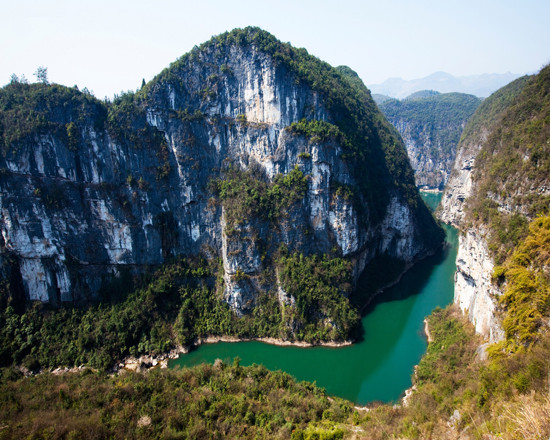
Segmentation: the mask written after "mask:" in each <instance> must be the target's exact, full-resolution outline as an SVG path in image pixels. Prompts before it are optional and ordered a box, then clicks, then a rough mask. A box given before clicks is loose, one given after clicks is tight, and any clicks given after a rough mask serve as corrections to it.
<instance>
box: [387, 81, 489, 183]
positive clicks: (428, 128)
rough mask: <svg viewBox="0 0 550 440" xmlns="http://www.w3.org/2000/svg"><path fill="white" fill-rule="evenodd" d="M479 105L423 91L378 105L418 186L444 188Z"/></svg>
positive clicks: (468, 98)
mask: <svg viewBox="0 0 550 440" xmlns="http://www.w3.org/2000/svg"><path fill="white" fill-rule="evenodd" d="M480 102H481V100H480V99H479V98H477V97H475V96H473V95H465V94H462V93H446V94H439V93H436V92H429V91H426V92H425V93H420V92H419V93H417V94H415V95H412V96H411V97H409V98H406V99H404V100H402V101H398V100H395V99H390V100H385V101H384V102H381V103H380V104H379V107H380V110H381V111H382V112H383V113H384V115H385V116H386V117H387V118H388V120H389V121H390V122H391V123H392V124H393V125H394V126H395V128H397V131H398V132H399V134H400V135H401V136H402V138H403V140H404V142H405V146H406V148H407V153H408V155H409V159H410V161H411V166H412V168H413V169H414V170H415V180H416V184H417V185H418V186H420V187H424V188H430V189H443V187H444V186H445V184H446V183H447V180H448V179H449V175H450V172H451V168H452V166H453V163H454V160H455V156H456V148H457V145H458V142H459V140H460V136H461V134H462V130H463V129H464V126H465V125H466V122H467V121H468V119H469V118H470V117H471V116H472V114H473V113H474V111H475V110H476V108H477V107H478V105H479V104H480Z"/></svg>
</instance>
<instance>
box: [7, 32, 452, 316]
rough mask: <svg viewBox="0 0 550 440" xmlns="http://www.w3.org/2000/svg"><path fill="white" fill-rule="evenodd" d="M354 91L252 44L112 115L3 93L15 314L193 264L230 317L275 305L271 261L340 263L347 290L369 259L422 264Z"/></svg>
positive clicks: (159, 83) (47, 89)
mask: <svg viewBox="0 0 550 440" xmlns="http://www.w3.org/2000/svg"><path fill="white" fill-rule="evenodd" d="M363 89H364V90H363ZM363 89H361V88H360V87H358V86H357V85H352V84H350V83H349V82H348V81H347V80H346V79H345V78H344V77H342V76H341V75H340V74H339V73H338V72H337V71H336V70H334V69H332V68H331V67H330V66H328V65H327V64H325V63H322V62H321V61H319V60H317V59H315V58H314V57H311V56H309V55H308V54H307V52H306V51H305V50H297V49H294V48H292V47H291V46H289V45H284V44H282V43H280V42H278V41H277V40H276V39H275V38H273V37H272V36H271V35H269V34H267V33H265V32H263V31H260V30H258V29H254V28H252V29H251V28H249V29H245V30H237V31H234V32H232V33H228V34H224V35H222V36H219V37H216V38H214V39H213V40H212V41H210V42H208V43H206V44H204V45H202V46H201V47H200V48H196V49H195V50H193V52H191V53H190V54H187V55H185V56H184V57H182V58H181V59H180V60H178V61H177V62H175V63H173V65H171V66H170V67H169V68H168V69H166V70H165V71H163V72H162V73H161V74H160V75H158V76H157V78H155V79H154V80H153V81H152V82H150V83H149V84H147V85H146V86H145V87H144V88H143V89H142V90H141V91H139V92H138V93H136V94H128V95H124V96H122V97H120V98H119V99H117V100H116V101H115V102H114V103H103V102H100V101H98V100H96V99H94V98H93V97H92V96H89V95H87V94H83V93H81V92H79V91H78V90H75V89H67V88H65V87H62V86H58V85H45V84H31V85H28V84H22V83H13V84H10V85H8V86H6V87H5V88H4V89H2V91H1V100H2V113H1V116H2V127H3V140H4V146H3V150H2V153H3V154H2V157H1V158H0V170H1V173H0V208H1V210H2V220H1V223H0V229H1V231H2V238H3V243H2V245H3V253H4V254H5V255H9V256H11V257H12V258H13V261H15V262H16V265H15V266H14V267H13V271H14V272H15V273H18V274H19V277H20V281H21V284H22V286H24V291H25V294H26V296H27V298H28V299H30V300H40V301H44V302H52V303H56V304H57V303H60V302H63V301H83V300H88V299H94V298H97V297H98V294H100V293H101V292H102V289H104V288H105V286H107V285H108V284H109V282H110V280H111V279H112V278H113V277H118V276H120V275H121V273H122V272H127V273H135V274H139V273H142V272H143V271H144V270H147V268H149V267H153V266H157V265H160V264H163V263H164V262H166V261H167V260H168V259H170V258H172V257H174V256H178V255H199V254H200V255H204V256H206V257H207V258H210V259H211V258H218V257H219V258H220V259H221V260H222V267H223V274H222V275H223V276H222V278H223V280H224V288H223V289H224V293H223V294H224V297H225V299H226V301H227V302H228V303H229V304H230V305H231V306H232V307H233V308H234V310H235V311H237V312H238V313H243V312H246V311H247V310H249V309H251V308H253V307H254V302H255V299H256V297H257V294H258V292H260V291H269V290H274V291H279V292H280V291H281V290H282V287H281V286H280V285H279V281H278V279H277V277H274V276H273V275H272V274H273V273H275V272H276V268H277V261H276V253H277V250H278V249H280V248H281V245H284V246H285V247H286V249H287V251H288V252H291V253H292V252H298V253H302V254H304V255H311V254H330V255H332V256H338V257H343V258H345V259H347V260H349V261H350V262H352V267H353V273H354V277H355V278H357V277H358V275H359V273H361V271H362V270H363V268H364V266H365V265H366V264H368V262H369V261H370V260H371V259H372V258H374V257H376V256H377V255H381V254H388V255H390V256H393V257H396V258H399V259H402V260H404V261H406V262H412V261H414V260H416V259H418V258H420V257H422V256H423V255H425V254H427V253H429V252H430V251H431V250H432V249H433V248H434V247H436V246H437V245H438V244H439V243H440V241H441V234H440V231H439V229H438V228H437V226H436V225H435V223H434V222H433V220H432V218H431V217H430V215H429V214H428V213H427V210H426V208H425V206H424V205H423V203H422V202H421V201H420V199H419V197H418V195H417V193H416V191H415V188H414V182H413V181H412V172H411V170H410V167H409V165H408V163H407V161H406V156H405V152H404V149H403V146H402V144H401V143H400V142H399V140H398V139H397V138H395V137H394V136H393V134H392V132H391V129H390V128H389V126H388V125H387V122H385V121H384V119H383V118H382V117H381V116H380V115H379V114H378V113H377V111H376V106H375V105H374V103H373V102H372V99H371V98H370V94H369V93H368V91H367V90H366V88H364V86H363ZM350 102H351V104H350ZM300 123H301V125H300ZM10 124H11V125H10ZM270 274H271V275H270Z"/></svg>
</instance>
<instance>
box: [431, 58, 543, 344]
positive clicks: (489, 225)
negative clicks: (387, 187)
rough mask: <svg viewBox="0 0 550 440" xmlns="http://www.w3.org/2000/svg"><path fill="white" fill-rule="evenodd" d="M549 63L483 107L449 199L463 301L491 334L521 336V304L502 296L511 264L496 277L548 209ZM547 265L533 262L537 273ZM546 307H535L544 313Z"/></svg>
mask: <svg viewBox="0 0 550 440" xmlns="http://www.w3.org/2000/svg"><path fill="white" fill-rule="evenodd" d="M549 70H550V69H549V68H548V67H546V68H545V69H543V70H542V71H541V72H540V73H539V74H538V75H537V76H534V77H524V78H520V79H518V80H516V81H515V82H513V83H511V84H509V85H508V86H506V87H504V88H503V89H501V90H499V91H498V92H496V93H495V94H494V95H492V96H491V97H490V98H488V99H487V100H486V101H485V102H484V103H483V104H482V105H481V106H480V108H479V110H478V111H477V112H476V114H475V115H474V117H473V118H472V119H471V121H470V122H469V124H468V126H467V127H466V129H465V130H464V136H463V138H462V140H461V143H460V146H459V152H458V154H457V160H456V163H455V166H454V170H453V174H452V177H451V179H450V181H449V184H448V188H447V190H446V193H445V196H444V199H443V202H442V209H441V212H440V217H441V218H442V220H444V221H448V222H451V223H453V224H455V225H458V226H459V227H460V228H461V229H462V230H463V234H461V237H460V245H459V253H458V257H457V274H456V281H455V302H456V303H458V304H460V306H461V308H462V309H463V310H467V311H468V313H469V316H470V319H471V320H472V321H473V322H474V323H475V325H476V330H477V331H478V332H480V333H482V334H483V335H484V336H485V337H488V338H489V340H490V341H497V340H502V339H504V338H505V337H506V338H507V339H509V338H512V339H513V338H514V337H515V336H514V335H513V333H514V332H510V330H509V328H508V327H509V324H510V319H509V318H507V316H509V313H510V311H511V310H514V309H515V308H516V307H517V304H510V303H508V300H506V298H507V297H508V295H507V294H505V295H504V296H501V295H502V293H503V292H506V291H507V288H510V286H511V285H512V284H513V283H512V284H506V283H504V281H505V279H506V280H508V279H507V278H506V277H505V276H504V274H505V273H506V270H505V269H499V270H498V274H499V276H501V277H502V278H501V279H500V283H499V284H498V283H496V282H495V279H494V276H495V274H496V272H495V269H494V266H495V263H496V264H503V263H504V267H509V266H510V264H512V261H513V260H514V259H515V258H517V257H514V253H513V252H514V249H516V247H517V246H518V245H519V244H520V243H521V242H522V241H523V240H525V238H526V237H527V235H528V228H527V225H528V223H529V222H531V221H533V220H534V219H535V218H536V217H537V215H542V214H544V215H546V214H547V213H548V208H549V200H550V197H549V193H548V190H547V188H548V184H549V181H548V179H549V177H548V176H549V173H548V171H549V165H548V163H549V162H548V138H549V132H548V114H549V111H550V102H549V101H548V90H549V87H550V81H549V78H550V75H549ZM529 258H531V257H529ZM530 261H531V263H532V264H535V263H536V262H535V261H533V260H532V259H531V260H530ZM543 267H544V264H542V265H541V266H540V267H539V268H538V269H537V265H535V266H533V268H534V271H535V273H538V271H539V270H542V269H543ZM514 272H517V270H516V271H511V272H510V273H514ZM543 272H544V271H543ZM508 281H510V283H511V282H512V281H511V279H510V280H508ZM528 296H530V295H528ZM499 298H500V300H499ZM527 302H529V301H527ZM543 302H544V301H543ZM499 303H500V304H499ZM545 307H546V306H543V305H539V306H537V307H535V309H537V310H538V312H537V316H539V315H540V314H541V313H542V314H544V313H545ZM520 308H521V307H520ZM499 309H501V311H500V312H498V310H499ZM523 310H524V311H525V309H523ZM533 316H535V315H533ZM540 316H541V315H540ZM538 319H539V324H538V325H540V318H538ZM503 322H504V323H505V325H504V328H503V326H502V323H503ZM538 325H537V327H538ZM504 330H505V331H504Z"/></svg>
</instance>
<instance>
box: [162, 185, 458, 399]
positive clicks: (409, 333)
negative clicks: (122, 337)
mask: <svg viewBox="0 0 550 440" xmlns="http://www.w3.org/2000/svg"><path fill="white" fill-rule="evenodd" d="M423 198H425V199H427V200H426V203H427V204H428V205H430V206H435V205H437V202H438V201H439V199H440V198H441V195H440V194H430V193H424V194H423ZM445 231H446V233H447V242H448V245H447V246H445V247H444V249H442V250H441V251H440V252H438V254H437V255H434V256H433V257H430V258H427V259H426V260H424V261H421V262H420V263H418V264H417V265H415V266H414V267H413V268H412V269H411V270H409V271H408V272H407V273H406V274H405V275H404V276H403V278H402V279H401V281H400V282H399V283H398V284H396V285H395V286H393V287H392V288H390V289H387V290H386V291H384V292H383V293H382V294H381V295H379V296H378V297H377V298H376V299H375V300H374V301H373V302H372V303H371V305H370V306H369V307H368V310H367V313H366V315H365V317H364V318H363V320H362V323H363V328H364V335H363V339H362V340H361V341H360V342H358V343H356V344H353V345H351V346H346V347H341V348H329V347H310V348H300V347H279V346H275V345H269V344H264V343H261V342H238V343H217V344H205V345H202V346H200V347H198V348H197V349H196V350H194V351H192V352H191V353H189V354H186V355H183V356H180V358H179V359H176V360H174V361H172V362H171V363H170V367H175V366H178V365H179V366H187V367H190V366H193V365H197V364H200V363H202V362H210V363H212V362H214V360H215V359H217V358H220V359H222V360H224V361H226V362H228V363H229V362H232V359H233V358H235V357H236V356H238V357H240V358H241V365H251V364H253V363H256V364H263V365H265V366H266V367H267V368H269V369H271V370H278V369H280V370H283V371H286V372H288V373H289V374H291V375H293V376H294V377H296V378H297V379H299V380H308V381H311V382H316V383H317V385H319V386H321V387H324V388H325V389H326V390H327V392H328V393H329V394H333V395H336V396H340V397H343V398H346V399H349V400H351V401H353V402H356V403H357V404H360V405H363V404H366V403H368V402H372V401H376V400H378V401H383V402H391V401H396V400H397V399H399V398H400V396H401V395H402V394H403V392H404V390H405V389H407V388H409V387H410V386H411V375H412V373H413V368H414V365H416V364H417V363H418V361H419V360H420V358H421V356H422V355H423V354H424V352H425V351H426V345H427V343H426V338H425V336H424V332H423V328H424V324H423V321H424V318H425V317H426V316H427V315H429V314H430V312H431V311H432V310H433V309H434V308H435V307H436V306H441V307H444V306H446V305H447V304H449V303H451V302H452V299H453V293H454V284H453V278H454V272H455V269H456V266H455V259H456V249H457V241H458V238H457V232H456V230H455V229H453V228H451V227H449V226H445Z"/></svg>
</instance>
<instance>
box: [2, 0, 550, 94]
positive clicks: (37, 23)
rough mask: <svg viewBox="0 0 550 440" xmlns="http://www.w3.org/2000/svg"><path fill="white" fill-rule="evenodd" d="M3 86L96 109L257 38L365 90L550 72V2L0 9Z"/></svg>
mask: <svg viewBox="0 0 550 440" xmlns="http://www.w3.org/2000/svg"><path fill="white" fill-rule="evenodd" d="M0 7H1V9H0V10H2V16H3V19H2V25H1V26H0V85H5V84H7V83H8V82H9V81H10V77H11V75H12V74H16V75H17V76H19V77H20V76H22V75H24V76H25V77H26V78H27V79H28V80H29V81H30V82H33V81H35V80H36V78H35V76H34V75H33V74H34V73H35V72H36V69H37V67H39V66H43V67H46V68H47V69H48V78H49V80H50V82H56V83H59V84H64V85H66V86H73V85H77V86H78V87H79V88H80V89H82V88H84V87H86V88H88V89H89V90H90V91H92V92H93V93H94V94H95V96H96V97H98V98H101V99H102V98H104V97H112V96H113V95H114V94H115V93H120V92H121V91H127V90H135V89H137V88H138V87H140V85H141V82H142V79H145V80H146V81H149V80H151V79H152V78H153V77H154V76H155V75H156V74H158V73H159V72H160V71H161V70H162V69H164V68H165V67H167V66H168V65H169V64H170V63H171V62H173V61H175V60H176V59H177V58H179V57H180V56H181V55H183V54H184V53H187V52H189V51H190V50H191V49H192V48H193V46H195V45H199V44H201V43H202V42H204V41H207V40H208V39H210V37H212V36H213V35H218V34H221V33H223V32H225V31H228V30H231V29H234V28H237V27H245V26H259V27H261V28H263V29H265V30H267V31H269V32H271V33H272V34H274V35H275V36H276V37H277V38H278V39H279V40H281V41H284V42H290V43H291V44H292V45H293V46H296V47H305V48H306V49H307V50H308V52H309V53H311V54H313V55H315V56H317V57H318V58H320V59H322V60H324V61H327V62H328V63H330V64H332V65H334V66H338V65H347V66H349V67H351V68H352V69H354V70H355V71H356V72H357V73H358V74H359V76H360V77H361V78H362V79H363V81H364V82H365V83H366V84H376V83H380V82H383V81H384V80H386V79H388V78H392V77H401V78H403V79H407V80H408V79H415V78H421V77H424V76H427V75H429V74H431V73H434V72H437V71H444V72H448V73H451V74H453V75H457V76H462V75H473V74H482V73H506V72H512V73H516V74H524V73H534V72H537V71H538V70H540V68H542V67H543V66H544V65H546V64H548V63H550V25H549V24H548V22H549V19H550V1H548V0H521V1H519V0H460V1H455V0H414V1H413V0H376V1H373V0H363V1H360V0H331V1H327V0H278V1H273V0H270V1H263V0H239V1H227V0H202V1H201V0H194V1H187V0H156V1H152V0H149V1H144V0H132V1H127V0H120V1H117V0H110V1H109V0H94V1H88V0H17V1H14V0H9V1H7V0H0Z"/></svg>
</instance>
